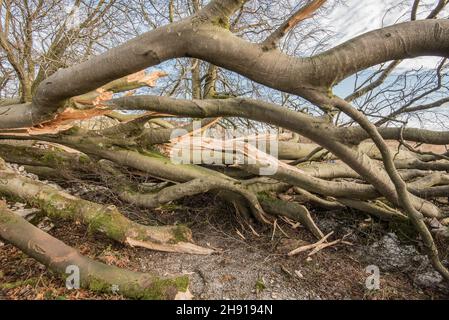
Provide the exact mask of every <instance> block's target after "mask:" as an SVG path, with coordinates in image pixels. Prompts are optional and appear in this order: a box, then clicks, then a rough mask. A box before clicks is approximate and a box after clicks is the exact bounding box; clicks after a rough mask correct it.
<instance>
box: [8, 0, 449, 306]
mask: <svg viewBox="0 0 449 320" xmlns="http://www.w3.org/2000/svg"><path fill="white" fill-rule="evenodd" d="M246 2H248V1H237V0H225V1H211V2H210V3H209V4H208V5H207V6H205V7H204V8H202V9H199V8H197V10H196V11H195V13H194V14H193V15H191V16H190V17H188V18H186V19H182V20H180V21H177V22H172V23H170V24H168V25H166V26H162V27H159V28H156V29H155V30H153V31H150V32H148V33H145V34H143V35H141V36H139V37H138V38H135V39H132V40H130V41H128V42H127V43H125V44H123V45H121V46H119V47H117V48H114V49H111V50H108V51H106V52H105V53H103V54H101V55H98V56H94V57H91V58H90V59H89V60H87V61H85V62H82V63H80V64H76V65H73V66H71V67H69V68H66V69H60V70H59V71H57V72H55V73H53V74H52V75H50V76H49V77H48V78H46V79H41V80H42V81H40V82H39V83H38V84H36V89H35V92H34V93H33V94H32V100H31V101H28V100H27V99H20V101H21V102H23V103H19V104H17V103H15V102H16V100H14V99H13V101H9V102H6V101H3V102H2V104H1V105H0V139H1V140H2V143H1V144H0V157H2V158H3V159H4V160H5V161H7V162H10V163H16V164H20V165H23V166H24V168H25V169H26V171H27V172H30V173H33V174H35V175H37V176H38V177H39V178H41V179H49V180H53V179H55V178H56V177H57V178H58V179H63V180H64V179H67V180H69V179H70V177H73V176H77V177H79V178H80V179H85V180H89V179H97V180H100V181H102V183H103V184H104V185H106V186H107V187H108V188H110V189H111V191H112V192H113V193H114V194H116V195H117V196H118V197H119V198H120V199H122V200H123V201H126V202H129V203H132V204H135V205H137V206H140V207H144V208H150V209H152V208H158V207H160V206H162V205H164V204H167V203H170V202H173V201H177V200H180V199H182V198H185V197H193V196H195V195H198V194H201V193H207V192H213V193H214V194H216V195H217V196H218V197H220V199H223V201H228V202H230V203H232V204H233V205H234V208H235V209H236V211H237V213H238V216H239V217H241V218H242V219H243V221H244V223H245V225H246V226H248V227H249V228H250V229H251V230H253V231H254V228H253V225H254V224H255V223H258V224H259V225H271V224H273V223H274V224H275V223H276V222H275V219H276V218H277V217H284V218H288V219H290V220H293V221H295V222H299V223H301V224H302V225H304V226H305V227H306V228H307V229H308V230H309V231H310V232H311V233H312V234H313V235H314V236H315V237H316V238H318V239H321V240H320V241H322V242H323V243H324V242H325V241H326V239H324V240H323V238H324V234H323V233H322V232H321V230H320V229H319V228H318V227H317V225H316V224H315V222H314V221H313V218H312V216H311V215H310V213H309V211H308V207H313V206H317V207H320V208H324V209H328V210H344V209H345V208H353V209H356V210H358V211H359V212H361V213H363V214H369V215H373V216H375V217H376V218H379V219H381V220H386V221H395V222H398V223H403V224H407V223H411V224H413V226H414V227H415V228H416V231H417V232H418V234H419V235H420V237H421V240H422V241H423V243H424V244H425V247H426V249H427V253H428V255H429V257H430V260H431V261H432V264H433V266H434V267H435V269H436V270H438V271H439V272H440V273H441V274H442V275H443V276H444V278H445V279H446V280H449V272H448V270H447V267H446V266H444V265H443V264H442V263H441V261H440V257H439V252H438V248H437V246H436V245H435V242H434V239H433V235H432V231H433V232H434V233H436V234H439V235H447V234H448V232H447V226H445V225H447V219H446V218H447V216H448V212H447V211H445V209H444V208H443V207H442V206H440V205H439V202H440V200H441V198H443V197H445V198H447V197H449V175H448V174H447V172H448V171H449V156H448V153H447V152H429V151H423V150H421V149H420V147H414V146H411V144H412V143H416V144H426V145H427V146H429V145H434V146H436V145H439V146H444V145H449V132H448V131H432V130H424V129H418V128H408V127H397V126H391V125H388V124H390V123H389V121H380V122H378V123H376V124H373V123H372V122H371V121H370V119H369V118H368V117H367V115H366V114H364V113H362V112H361V111H359V110H357V108H355V107H354V106H353V105H352V104H351V103H352V102H353V101H354V100H356V99H357V98H360V97H363V96H364V95H366V94H367V93H369V92H371V91H373V90H374V89H376V87H378V86H379V85H380V84H381V83H382V82H383V81H384V79H385V78H386V77H387V76H388V74H389V73H390V72H391V70H392V69H394V68H395V67H396V66H397V64H398V63H399V61H400V60H402V59H406V58H413V57H418V56H424V55H432V56H439V57H443V58H447V57H448V52H449V38H448V37H447V34H448V33H449V22H448V21H447V20H444V19H434V18H435V17H436V16H437V15H438V13H439V12H440V11H441V10H443V8H444V7H445V4H446V3H444V5H443V6H441V4H440V3H439V4H438V6H437V7H436V8H435V10H434V11H432V13H431V14H430V15H429V17H428V19H425V20H416V19H413V20H414V21H411V22H404V23H400V24H395V25H393V26H390V27H385V28H382V29H379V30H375V31H371V32H368V33H366V34H363V35H361V36H359V37H357V38H354V39H352V40H349V41H348V42H346V43H344V44H342V45H339V46H337V47H334V48H332V49H330V50H327V51H325V52H323V53H320V54H318V55H315V56H310V57H299V58H298V57H293V56H289V55H287V54H285V53H283V52H282V51H281V50H279V49H278V45H279V42H280V41H281V40H282V38H283V37H284V36H285V34H286V33H287V32H289V31H290V30H292V29H293V28H294V27H295V26H296V25H297V24H299V23H300V22H301V21H303V20H305V19H307V17H309V16H310V15H311V14H313V12H315V11H316V10H317V9H318V8H319V7H321V6H322V5H323V4H324V2H325V1H310V2H308V4H306V5H305V6H304V7H301V8H300V9H299V10H298V11H297V12H295V13H294V14H293V15H292V16H291V17H290V18H288V19H287V20H286V21H285V22H284V23H283V24H282V25H281V26H279V28H277V29H276V30H274V31H273V33H271V34H270V35H269V36H268V37H267V38H266V39H265V41H263V42H261V43H253V42H250V41H247V40H244V39H243V38H242V37H238V36H236V35H235V34H233V33H232V32H231V29H232V28H231V26H230V23H231V21H232V17H233V16H234V14H235V13H237V12H240V13H241V12H242V11H243V10H244V6H245V3H246ZM415 15H416V12H415ZM0 31H1V30H0ZM181 57H190V58H195V59H199V60H202V61H206V62H208V63H209V69H208V70H207V72H206V74H205V76H204V79H205V80H206V81H201V79H200V80H199V82H197V83H194V84H196V86H192V90H193V92H192V99H179V98H173V97H170V96H156V95H134V93H133V92H131V93H129V91H130V90H134V89H138V88H142V87H148V86H150V87H151V86H154V81H156V80H157V79H158V78H160V77H163V76H165V75H166V74H165V73H162V72H156V73H153V74H146V73H145V72H144V71H142V69H145V68H148V67H151V66H155V65H158V64H160V63H161V62H164V61H168V60H171V59H175V58H181ZM391 60H395V62H393V63H392V64H391V65H390V66H389V67H388V68H387V69H386V70H384V71H383V72H384V73H383V75H381V76H380V78H378V81H377V83H376V82H371V84H370V85H367V86H366V87H363V88H359V90H356V91H355V92H354V93H353V94H352V95H351V96H349V97H347V98H346V99H342V98H340V97H337V96H336V95H334V94H333V92H332V89H333V87H334V86H335V85H336V84H337V83H339V82H340V81H342V80H343V79H345V78H347V77H350V76H351V75H353V74H355V73H357V72H359V71H362V70H365V69H367V68H370V67H373V66H375V65H378V64H382V63H386V62H388V61H391ZM444 62H445V60H444ZM442 65H444V63H443V64H442ZM219 67H220V68H226V69H228V70H231V71H233V72H236V73H239V74H240V75H243V76H245V77H247V78H249V79H251V80H253V81H255V82H258V83H260V84H263V85H265V86H267V87H270V88H272V89H276V90H280V91H283V92H285V93H289V94H292V95H296V96H299V97H301V98H303V99H305V100H306V101H308V103H310V104H311V105H313V106H315V107H316V108H318V110H320V112H321V114H320V116H316V115H312V114H311V113H307V112H306V111H304V112H303V111H294V110H291V109H289V108H286V107H284V106H280V105H278V104H276V103H272V102H267V101H265V100H261V99H258V100H256V99H253V98H248V97H232V96H226V97H221V96H219V95H218V94H217V93H216V92H215V89H216V86H217V68H219ZM197 68H198V65H197V64H195V63H194V64H193V66H192V74H193V75H194V77H193V78H194V79H196V80H198V79H197V78H198V74H197V73H198V72H200V71H199V70H198V69H197ZM438 70H439V71H438V72H443V71H442V70H443V68H439V69H438ZM195 72H196V73H195ZM195 74H196V76H195ZM195 77H196V78H195ZM441 77H442V76H440V78H441ZM194 79H193V80H192V81H194ZM203 82H205V83H204V85H203ZM198 90H199V91H198ZM202 91H204V94H201V92H202ZM123 92H128V93H127V94H125V95H120V93H123ZM198 92H199V93H198ZM22 98H23V97H22ZM416 100H417V101H418V100H419V99H416ZM439 105H441V104H438V103H435V104H433V105H432V106H428V105H427V106H426V107H421V108H415V109H413V108H412V107H411V106H406V107H401V108H399V109H398V110H396V111H394V112H392V113H391V114H388V115H384V118H385V119H393V120H394V119H395V118H397V117H399V116H400V115H401V114H404V113H407V112H413V111H416V110H421V109H431V108H433V107H438V106H439ZM123 111H133V112H134V113H133V114H131V115H129V114H128V115H126V116H125V115H124V114H123V113H121V112H123ZM137 111H139V112H141V113H136V112H137ZM339 114H346V115H347V116H348V118H349V119H350V120H351V121H352V122H353V124H352V125H342V124H341V123H339V122H338V119H336V118H337V115H339ZM97 116H103V117H109V118H111V119H114V122H113V124H111V125H108V126H107V127H106V128H101V129H95V128H85V127H83V126H80V124H79V122H77V121H79V120H85V119H90V118H92V117H97ZM173 118H188V119H192V121H193V119H198V118H199V119H203V120H202V121H201V125H200V127H199V128H197V127H196V126H195V124H194V123H188V124H180V123H176V122H175V121H172V120H173ZM234 118H238V119H249V120H252V121H256V122H259V123H262V124H265V125H270V126H273V127H279V128H283V129H285V130H289V131H290V132H292V133H294V134H295V135H298V136H300V137H302V138H307V139H308V140H309V142H307V143H305V142H299V141H297V140H296V141H295V139H294V137H292V138H289V139H287V141H286V140H285V139H279V138H280V136H276V137H275V140H276V141H275V143H274V142H273V139H272V137H271V136H267V137H268V140H269V143H268V145H266V146H267V148H266V149H265V150H264V151H261V150H258V149H257V148H254V146H253V145H252V144H251V143H250V142H249V141H250V140H251V139H252V137H251V135H247V136H244V137H242V138H241V139H237V138H235V137H234V138H233V139H222V140H220V139H214V138H210V137H203V136H199V138H198V134H201V133H203V132H204V131H206V130H207V129H210V128H212V127H218V126H220V125H223V123H222V120H223V119H234ZM166 119H169V120H166ZM267 137H265V138H267ZM391 140H395V141H396V143H395V144H394V145H392V144H389V143H387V141H391ZM36 142H39V144H36ZM180 147H181V149H182V148H184V149H183V150H182V151H184V152H187V153H188V154H189V155H193V158H195V156H194V155H195V154H199V155H200V156H199V158H198V159H197V161H191V163H177V162H175V161H173V153H174V152H175V153H176V152H177V151H179V150H178V149H177V148H180ZM204 153H206V154H210V153H213V154H214V160H216V161H212V162H210V161H209V160H210V159H207V157H202V156H201V155H203V154H204ZM273 153H275V154H276V155H277V156H273V155H272V154H273ZM242 159H243V161H241V160H242ZM225 160H229V161H230V163H227V162H226V161H225ZM225 162H226V163H225ZM229 165H232V166H231V167H229ZM267 168H275V170H274V171H272V172H271V173H270V174H269V175H268V177H267V176H265V175H266V174H263V173H262V172H263V171H264V170H265V169H267ZM124 169H129V170H133V174H134V175H135V176H136V177H139V175H145V176H150V177H152V178H153V179H155V180H156V181H157V184H155V185H154V186H153V187H148V186H146V185H144V184H143V183H139V182H138V179H137V181H136V179H130V178H129V176H127V175H126V174H124ZM0 181H1V184H0V194H2V195H4V196H9V197H16V198H20V199H22V200H23V201H25V202H27V203H28V204H29V205H30V206H33V207H38V208H40V209H42V210H43V211H44V212H45V214H47V215H48V216H50V217H52V218H58V219H66V220H70V221H80V222H82V223H84V224H86V225H87V226H88V227H89V229H90V230H91V231H93V232H102V233H104V234H106V235H107V236H108V237H110V238H112V239H114V240H116V241H118V242H121V243H124V244H128V245H131V246H137V247H144V248H147V249H152V250H162V251H167V252H176V253H192V254H211V253H212V252H213V251H212V250H210V249H206V248H202V247H199V246H197V245H195V244H193V240H192V235H191V232H190V230H188V229H187V228H186V227H183V226H163V227H161V226H154V227H149V226H142V225H139V224H137V223H135V222H133V221H131V220H129V219H128V218H126V217H124V216H123V215H122V214H121V213H120V212H119V211H118V209H117V208H115V207H111V206H107V205H106V206H105V205H101V204H97V203H92V202H88V201H86V200H83V199H79V198H76V197H74V196H71V195H69V194H67V193H64V192H62V191H59V190H56V189H54V188H52V187H50V186H47V185H45V183H43V182H40V181H38V180H32V179H29V178H26V177H23V176H21V175H20V174H18V173H17V172H14V171H11V170H9V169H8V168H7V167H6V165H3V166H2V168H1V169H0ZM286 194H288V197H285V195H286ZM2 215H3V216H4V219H3V220H1V219H0V221H2V224H1V225H0V228H1V229H0V231H1V232H2V233H1V234H0V236H1V237H2V238H3V239H5V240H7V241H9V242H11V243H12V244H13V245H16V246H17V247H19V248H20V249H21V250H24V251H25V252H26V253H27V254H30V255H31V256H33V257H35V258H36V259H38V260H39V261H44V263H45V264H47V265H49V267H55V268H56V269H57V270H60V269H61V268H62V267H63V266H65V264H64V265H61V266H60V265H55V266H53V265H52V262H51V261H52V260H54V259H57V257H56V258H55V257H54V256H53V255H54V252H53V251H54V250H56V252H59V251H58V250H61V251H64V252H69V253H70V250H71V249H69V248H67V247H66V246H64V245H63V244H61V243H59V242H58V241H57V240H55V239H52V238H49V237H50V236H48V235H44V234H42V232H41V231H36V230H34V228H33V227H32V226H30V225H28V224H27V223H26V222H24V221H21V220H19V219H16V218H13V215H12V214H11V213H10V212H8V211H7V210H6V209H4V207H2ZM0 218H1V217H0ZM434 220H436V221H438V228H437V229H436V230H430V229H429V225H430V222H431V221H434ZM16 229H17V230H22V229H24V230H25V229H26V230H34V231H33V232H29V233H27V232H25V233H20V234H19V233H18V231H14V230H16ZM35 233H36V234H38V236H39V237H41V238H46V239H47V238H48V239H47V240H48V243H49V244H48V247H47V250H44V251H43V252H41V253H39V255H37V254H36V253H33V252H30V251H29V250H27V249H26V248H25V247H24V246H23V243H25V242H26V241H28V240H27V239H28V238H27V237H28V236H29V237H32V236H34V234H35ZM33 241H38V239H37V238H33ZM58 248H60V249H58ZM75 260H76V261H71V262H73V263H75V262H76V263H79V264H81V266H84V267H86V268H89V267H88V266H89V265H90V264H94V262H92V261H90V260H89V261H88V260H86V259H85V258H82V257H81V256H79V255H78V256H76V259H75ZM94 270H95V272H99V273H101V274H100V275H98V276H99V277H100V278H101V279H104V281H106V282H107V283H108V284H109V283H111V281H112V280H111V279H110V278H109V275H106V273H108V272H109V271H108V270H109V269H108V268H105V269H104V270H103V267H100V266H99V265H98V264H96V263H95V268H94ZM111 270H112V269H111ZM103 272H104V273H105V274H103ZM110 272H112V273H114V272H122V271H116V270H115V269H114V271H110ZM123 272H124V271H123ZM86 277H87V279H90V275H87V276H86ZM93 277H96V275H94V276H93ZM130 277H131V278H132V277H137V278H139V279H140V277H141V276H140V275H136V274H133V275H132V276H130ZM86 281H87V282H86V283H85V285H86V286H87V287H90V284H89V281H90V280H86ZM102 281H103V280H102ZM155 281H156V280H155ZM158 281H159V280H157V281H156V282H158ZM161 281H162V282H163V283H164V284H168V285H169V286H173V283H172V282H170V281H171V280H170V281H168V280H167V281H168V282H166V280H161ZM139 283H140V280H139ZM158 283H159V282H158ZM123 285H124V286H125V288H128V287H129V286H128V284H127V283H124V284H123ZM149 286H150V287H151V286H153V287H154V286H155V285H153V284H150V285H149ZM174 286H175V287H176V284H175V285H174ZM183 286H184V285H183ZM177 288H178V289H179V287H177ZM126 290H128V289H126ZM146 290H147V289H146V286H143V287H142V286H140V285H139V286H137V287H135V288H134V287H133V288H129V290H128V291H132V292H133V293H131V294H129V295H130V296H132V297H140V298H161V297H162V298H173V294H171V291H170V294H165V293H163V294H162V295H160V294H159V293H158V294H157V295H153V294H147V291H146ZM164 290H165V289H163V291H164ZM167 290H168V289H167ZM170 290H171V289H170ZM184 291H185V290H184ZM134 292H139V293H134ZM164 292H165V291H164ZM173 292H174V291H173Z"/></svg>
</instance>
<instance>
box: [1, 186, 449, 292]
mask: <svg viewBox="0 0 449 320" xmlns="http://www.w3.org/2000/svg"><path fill="white" fill-rule="evenodd" d="M81 195H82V196H83V197H84V198H86V199H91V200H92V199H96V200H97V201H98V200H99V198H101V197H100V196H99V195H98V194H96V193H95V192H94V193H91V192H89V190H87V191H85V193H84V194H83V193H82V192H81ZM101 196H102V197H104V193H102V195H101ZM111 199H112V198H111ZM111 199H102V200H104V201H111ZM100 200H101V199H100ZM116 204H117V205H119V206H120V208H121V209H122V211H123V212H125V213H127V214H128V215H129V217H130V218H132V219H134V220H137V221H138V222H140V223H148V224H156V223H157V224H165V223H169V224H174V223H182V224H187V225H188V226H190V227H191V228H192V230H193V233H194V239H195V241H196V243H198V244H200V245H202V246H205V247H212V248H215V249H217V253H216V254H214V255H211V256H194V255H182V254H171V253H160V252H153V251H149V250H145V249H137V248H129V247H125V246H123V245H120V244H117V243H115V242H113V241H111V240H109V239H107V238H105V237H103V236H101V235H98V234H96V235H93V234H89V232H88V231H87V229H86V228H85V227H84V226H82V225H74V224H73V223H70V222H62V221H53V222H52V225H54V226H53V227H52V228H51V230H50V231H49V232H50V233H51V234H52V235H53V236H55V237H57V238H59V239H61V240H62V241H64V242H65V243H67V244H69V245H71V246H73V247H75V248H77V249H78V250H79V251H80V252H81V253H82V254H84V255H87V256H90V257H92V258H96V259H98V260H101V261H103V262H105V263H108V264H113V265H117V266H119V267H123V268H128V269H132V270H137V271H141V272H154V273H156V274H159V275H170V274H173V275H174V274H188V275H189V276H190V279H191V285H190V290H191V292H192V293H193V295H194V297H195V298H196V299H250V300H253V299H301V300H304V299H446V298H449V287H448V286H447V285H446V284H444V282H443V281H441V279H440V278H439V275H438V274H435V272H433V271H432V270H431V269H429V265H428V261H427V258H426V257H425V256H423V255H421V254H419V252H418V251H417V250H419V243H418V246H414V245H413V243H412V242H411V240H410V239H411V238H410V237H409V236H408V234H407V230H405V231H404V232H399V233H397V234H395V233H392V232H391V230H390V228H389V227H390V226H388V224H385V223H379V222H378V221H375V220H372V219H369V218H368V217H367V216H365V215H363V214H361V213H359V212H313V215H314V217H316V221H317V222H318V223H319V225H320V227H321V228H322V230H323V232H325V233H328V232H331V231H335V235H334V237H335V238H338V237H343V236H346V239H347V240H348V241H349V242H351V243H353V245H352V246H351V245H349V244H340V245H338V246H335V247H331V248H327V249H325V250H323V251H321V252H319V253H318V254H316V255H314V256H312V257H311V259H307V253H303V254H301V255H298V256H294V257H288V256H287V255H286V252H288V251H290V250H292V249H295V248H296V247H298V246H300V245H303V244H304V243H306V242H315V241H316V239H314V238H313V237H312V236H311V235H310V233H309V232H308V231H307V230H305V229H304V228H302V227H299V228H297V229H292V228H291V227H289V226H288V225H287V224H286V223H284V222H279V225H280V226H281V228H282V231H283V232H282V231H280V230H279V228H277V231H276V232H275V233H274V234H273V229H266V230H259V229H258V230H257V231H258V233H259V236H256V235H255V234H253V233H252V232H250V231H245V230H242V228H241V227H240V224H239V223H238V222H237V219H236V217H235V214H234V210H233V208H232V207H230V206H227V205H226V204H223V203H222V202H220V200H219V199H216V198H215V197H214V196H213V195H203V196H199V197H195V198H192V199H189V200H185V201H183V202H182V203H179V204H177V205H172V206H167V207H164V208H163V209H160V210H155V211H148V210H139V209H137V208H134V207H130V206H125V205H123V204H121V203H116ZM19 207H20V206H19ZM47 224H48V221H47ZM236 230H239V232H240V233H241V235H239V234H238V233H237V231H236ZM242 236H243V237H244V238H243V237H242ZM441 246H443V247H444V244H440V247H441ZM446 247H447V244H446ZM445 254H446V253H445V252H444V250H443V255H445ZM443 258H444V259H447V257H446V256H444V257H443ZM446 262H447V260H446ZM369 265H376V266H379V268H380V289H379V290H369V289H367V287H366V279H367V277H368V276H369V275H370V274H368V273H367V272H366V268H367V267H368V266H369ZM0 299H123V298H122V297H121V296H120V295H119V294H116V295H99V294H95V293H92V292H89V291H85V290H77V291H69V290H66V289H64V283H63V281H62V280H60V279H59V278H57V277H56V276H55V275H53V274H52V273H51V272H50V271H48V270H47V269H46V268H45V267H44V266H43V265H41V264H39V263H37V262H35V261H34V260H33V259H30V258H28V257H27V256H25V255H24V254H23V253H21V252H20V251H19V250H17V249H15V248H14V247H12V246H11V245H8V244H1V243H0Z"/></svg>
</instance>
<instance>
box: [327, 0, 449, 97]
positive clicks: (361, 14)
mask: <svg viewBox="0 0 449 320" xmlns="http://www.w3.org/2000/svg"><path fill="white" fill-rule="evenodd" d="M436 3H437V1H436V0H422V1H421V6H420V8H419V9H420V10H419V11H418V12H419V14H418V18H424V17H425V16H426V15H427V14H428V13H429V12H430V10H431V9H430V8H433V7H434V6H435V4H436ZM412 4H413V0H408V1H404V0H345V5H338V6H336V7H335V8H334V9H333V10H332V11H331V12H330V14H329V15H328V16H327V17H325V18H321V17H320V19H321V21H322V23H323V27H325V28H328V29H330V30H332V31H333V32H334V33H335V35H336V37H335V38H334V39H336V42H335V45H338V44H341V43H343V42H345V41H347V40H350V39H352V38H354V37H356V36H358V35H360V34H363V33H366V32H368V31H371V30H375V29H378V28H381V27H385V26H389V25H393V24H396V23H398V22H403V21H408V20H409V19H410V8H411V6H412ZM428 5H431V7H428ZM448 15H449V9H445V10H444V11H443V12H442V13H441V15H440V16H442V17H447V16H448ZM439 61H440V58H438V57H419V58H415V59H406V60H404V61H403V62H402V63H401V64H400V65H399V66H398V67H397V69H396V70H397V71H396V72H402V71H404V70H411V69H420V68H425V69H435V66H436V65H437V64H438V62H439ZM354 78H355V77H354V76H352V77H350V78H348V79H346V80H345V81H343V82H342V83H340V84H339V85H338V86H337V87H336V88H335V93H336V94H338V95H340V96H346V95H348V94H350V93H351V92H352V89H353V83H354Z"/></svg>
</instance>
